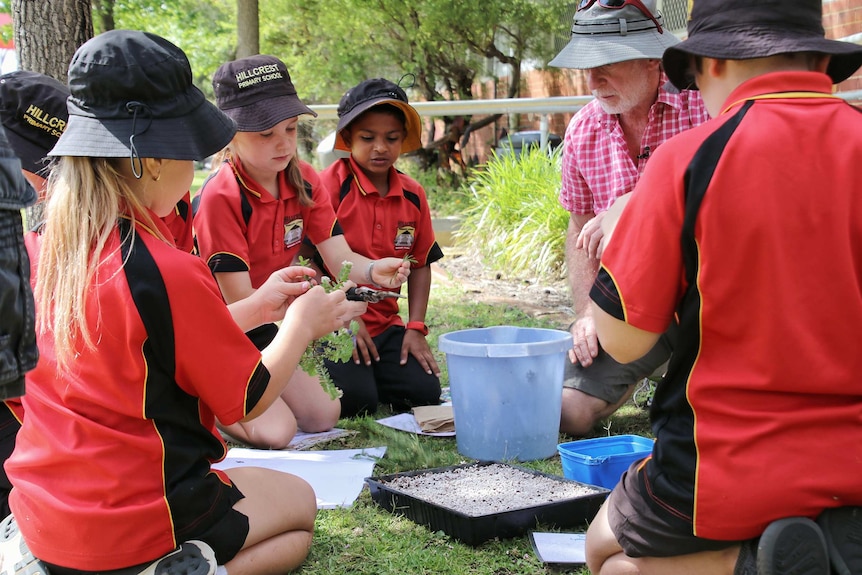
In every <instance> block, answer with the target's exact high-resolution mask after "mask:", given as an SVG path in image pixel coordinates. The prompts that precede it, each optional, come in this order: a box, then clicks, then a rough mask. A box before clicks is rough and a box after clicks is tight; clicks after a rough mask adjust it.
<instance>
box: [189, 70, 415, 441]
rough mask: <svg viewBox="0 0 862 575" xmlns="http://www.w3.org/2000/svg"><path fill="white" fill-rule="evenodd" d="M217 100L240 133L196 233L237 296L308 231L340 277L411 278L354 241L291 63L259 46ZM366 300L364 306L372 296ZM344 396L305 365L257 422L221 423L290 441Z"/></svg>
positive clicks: (263, 340) (327, 424)
mask: <svg viewBox="0 0 862 575" xmlns="http://www.w3.org/2000/svg"><path fill="white" fill-rule="evenodd" d="M213 88H214V91H215V94H216V104H217V105H218V106H219V108H220V109H221V110H222V111H224V113H225V114H227V115H228V116H230V117H231V118H233V120H234V121H235V122H236V125H237V133H236V135H235V137H234V138H233V140H232V141H231V142H230V145H229V146H227V150H226V153H225V157H226V159H225V161H224V162H223V163H221V164H220V167H219V168H218V172H216V173H215V174H213V175H212V176H211V177H210V178H209V179H208V180H207V181H206V183H205V184H204V185H203V187H202V189H201V191H200V192H199V194H198V197H197V198H195V201H196V203H197V209H196V211H195V217H194V227H195V237H196V241H197V246H198V249H199V251H200V255H201V257H202V258H203V259H204V261H206V263H207V264H208V265H209V268H210V270H211V271H212V273H213V274H214V275H215V278H216V281H217V282H218V284H219V287H220V288H221V292H222V294H223V296H224V298H225V300H226V301H227V302H228V303H231V302H233V301H237V300H240V299H242V298H245V297H247V296H248V295H249V294H251V293H253V292H254V291H255V290H256V289H257V288H258V287H259V286H260V284H261V282H262V281H263V280H264V279H266V277H267V276H268V275H269V274H270V273H272V272H273V271H274V270H276V269H279V268H281V267H284V266H286V265H290V264H291V263H292V262H294V261H295V259H296V258H297V256H298V254H299V252H300V247H301V246H302V242H303V240H304V239H305V238H306V237H308V238H309V240H311V241H312V242H314V243H315V245H317V246H318V248H319V249H320V251H321V253H322V254H323V257H324V259H325V260H326V262H327V264H328V266H329V268H330V269H332V270H333V272H334V275H333V276H332V277H336V276H337V275H338V272H340V270H341V266H342V263H343V262H345V261H349V262H351V264H352V267H351V272H350V279H351V280H352V281H355V282H357V283H359V282H365V283H369V282H377V283H388V282H390V281H391V282H392V285H394V286H398V285H401V283H402V282H403V281H405V280H406V279H407V275H408V274H409V273H410V269H409V268H410V266H409V263H405V262H403V261H402V260H401V259H400V258H386V259H380V260H373V259H369V258H366V257H363V256H361V255H359V254H357V253H355V252H353V251H352V250H351V249H350V246H349V245H348V243H347V241H346V240H345V237H344V236H343V235H342V233H341V227H340V226H339V224H338V221H337V220H336V217H335V214H334V213H333V211H332V207H331V206H330V204H329V201H328V199H327V198H326V196H325V195H324V193H323V190H322V188H321V187H320V183H319V180H318V176H317V173H316V172H315V171H314V169H313V168H312V167H311V166H310V165H309V164H308V163H306V162H303V161H301V160H300V159H299V158H298V157H297V147H296V136H297V124H298V123H299V116H300V115H301V114H312V115H314V112H313V111H312V110H311V109H310V108H308V107H307V106H306V105H305V104H303V103H302V101H301V100H300V99H299V97H298V96H297V93H296V88H295V87H294V85H293V83H292V82H291V80H290V75H289V74H288V71H287V68H286V67H285V65H284V63H283V62H282V61H281V60H279V59H278V58H275V57H273V56H266V55H257V56H251V57H249V58H242V59H239V60H235V61H232V62H228V63H226V64H223V65H222V66H221V67H220V68H219V69H218V70H217V71H216V73H215V76H214V77H213ZM356 309H357V315H358V314H359V313H362V312H363V311H364V310H365V308H364V304H363V307H361V308H356ZM276 332H277V328H276V327H275V326H274V325H265V326H262V327H261V328H258V329H257V330H254V331H252V332H249V334H248V335H249V337H250V338H251V339H252V341H254V342H255V343H256V344H257V345H258V347H259V348H260V347H263V346H265V345H267V344H268V343H269V341H271V340H272V337H273V335H274V334H275V333H276ZM340 412H341V403H340V401H339V400H338V399H337V398H336V399H333V398H331V397H330V396H329V395H328V394H327V393H326V392H325V391H324V390H323V388H322V387H321V385H320V383H319V381H318V378H317V377H312V376H310V375H308V374H306V373H305V372H303V371H302V370H297V371H296V373H295V374H294V376H293V378H292V379H291V383H290V385H288V386H287V387H286V388H285V390H284V393H283V394H282V395H281V397H280V398H279V399H278V400H276V401H275V402H274V403H273V405H272V407H271V408H270V409H269V410H267V411H266V413H264V414H263V415H262V416H261V417H259V418H258V419H257V420H255V421H254V422H250V423H248V424H246V423H242V422H240V423H238V424H233V425H226V424H224V422H221V429H222V430H223V431H225V432H226V433H228V434H229V435H231V436H232V437H235V438H236V439H239V440H240V441H243V442H245V443H248V444H250V445H254V446H258V447H269V448H276V449H280V448H284V447H286V446H287V445H288V443H290V440H291V439H292V438H293V436H294V434H295V433H296V431H297V428H299V429H301V430H303V431H306V432H317V431H325V430H328V429H331V428H332V427H333V426H334V425H335V423H336V422H337V421H338V417H339V414H340Z"/></svg>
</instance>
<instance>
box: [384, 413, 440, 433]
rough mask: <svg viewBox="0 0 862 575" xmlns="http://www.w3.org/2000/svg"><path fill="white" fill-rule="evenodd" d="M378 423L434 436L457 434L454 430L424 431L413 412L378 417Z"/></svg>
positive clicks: (400, 429)
mask: <svg viewBox="0 0 862 575" xmlns="http://www.w3.org/2000/svg"><path fill="white" fill-rule="evenodd" d="M377 423H379V424H380V425H385V426H386V427H391V428H392V429H397V430H399V431H407V432H408V433H416V434H419V435H432V436H434V437H454V436H455V432H454V431H441V432H429V431H422V428H421V427H420V426H419V423H418V422H417V421H416V417H415V416H414V415H413V414H412V413H399V414H398V415H393V416H392V417H384V418H383V419H378V420H377Z"/></svg>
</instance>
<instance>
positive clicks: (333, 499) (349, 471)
mask: <svg viewBox="0 0 862 575" xmlns="http://www.w3.org/2000/svg"><path fill="white" fill-rule="evenodd" d="M385 453H386V447H368V448H366V449H341V450H333V451H285V450H264V449H248V448H245V447H234V448H232V449H230V450H229V451H228V453H227V457H226V458H225V459H224V461H221V462H219V463H217V464H215V465H213V467H215V468H217V469H230V468H232V467H266V468H267V469H274V470H276V471H283V472H286V473H292V474H294V475H297V476H299V477H302V478H303V479H305V480H306V481H307V482H308V483H309V484H310V485H311V487H312V488H314V494H315V495H316V496H317V508H318V509H334V508H336V507H350V506H351V505H353V502H354V501H356V498H357V497H359V493H360V492H361V491H362V488H363V487H364V486H365V478H366V477H371V476H372V475H374V464H375V463H376V462H377V460H378V459H380V458H381V457H383V455H384V454H385Z"/></svg>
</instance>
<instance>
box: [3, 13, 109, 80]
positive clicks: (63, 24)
mask: <svg viewBox="0 0 862 575" xmlns="http://www.w3.org/2000/svg"><path fill="white" fill-rule="evenodd" d="M12 22H13V29H14V34H15V48H16V51H17V52H18V62H19V65H20V67H21V68H22V69H24V70H30V71H32V72H40V73H42V74H45V75H47V76H51V77H52V78H56V79H57V80H59V81H60V82H62V83H64V84H65V83H66V82H67V81H68V78H67V72H68V70H69V62H71V61H72V56H73V55H74V54H75V50H77V49H78V46H80V45H81V44H83V43H84V42H86V41H87V40H89V39H90V38H92V37H93V15H92V12H91V9H90V0H12Z"/></svg>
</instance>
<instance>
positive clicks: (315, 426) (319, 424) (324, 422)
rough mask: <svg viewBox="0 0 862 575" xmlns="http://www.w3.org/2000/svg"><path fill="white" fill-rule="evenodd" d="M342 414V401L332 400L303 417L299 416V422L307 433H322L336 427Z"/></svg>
mask: <svg viewBox="0 0 862 575" xmlns="http://www.w3.org/2000/svg"><path fill="white" fill-rule="evenodd" d="M340 416H341V402H340V401H330V402H327V403H325V404H321V405H320V406H319V409H316V410H313V411H309V413H305V414H303V415H302V417H301V418H300V417H299V416H297V423H298V424H299V428H300V429H301V430H302V431H304V432H306V433H320V432H321V431H329V430H330V429H332V428H333V427H335V424H336V423H338V418H339V417H340Z"/></svg>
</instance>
